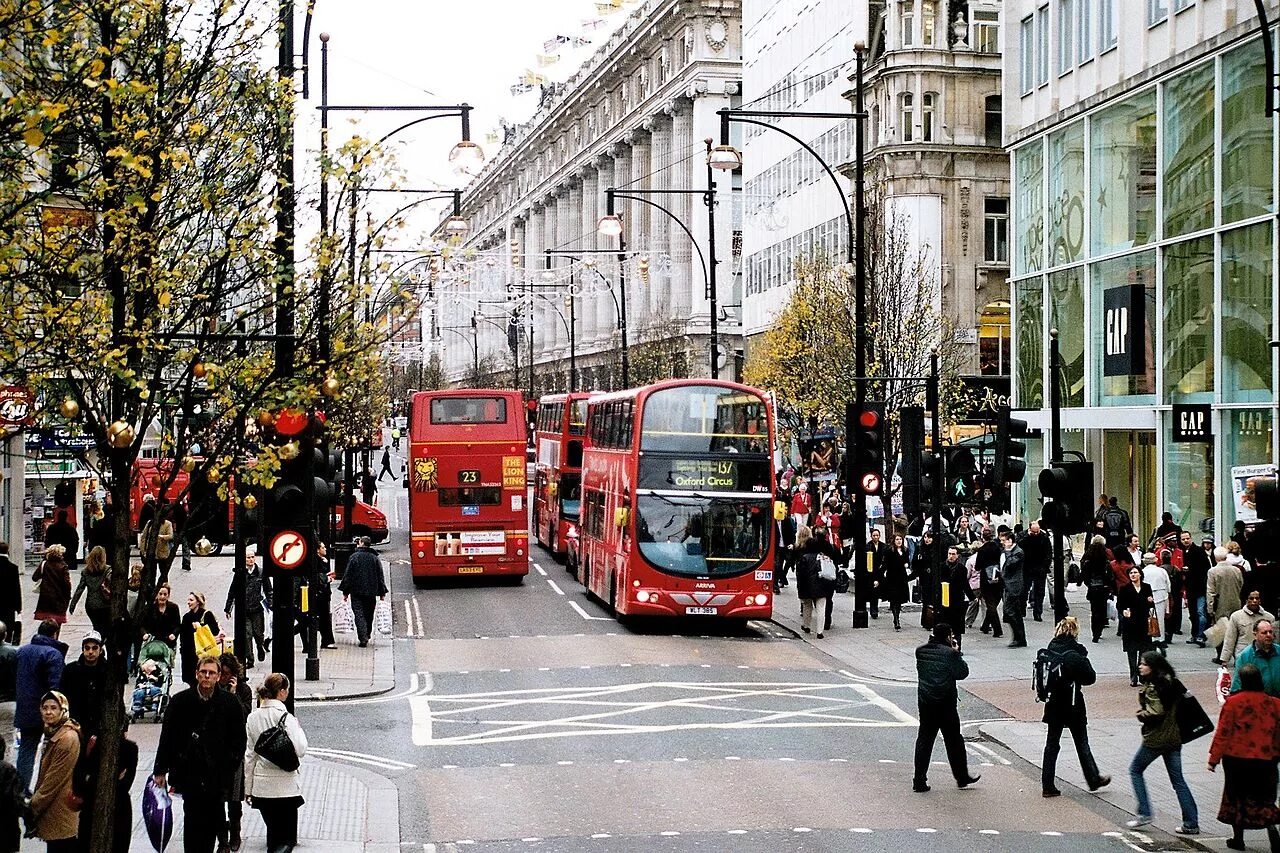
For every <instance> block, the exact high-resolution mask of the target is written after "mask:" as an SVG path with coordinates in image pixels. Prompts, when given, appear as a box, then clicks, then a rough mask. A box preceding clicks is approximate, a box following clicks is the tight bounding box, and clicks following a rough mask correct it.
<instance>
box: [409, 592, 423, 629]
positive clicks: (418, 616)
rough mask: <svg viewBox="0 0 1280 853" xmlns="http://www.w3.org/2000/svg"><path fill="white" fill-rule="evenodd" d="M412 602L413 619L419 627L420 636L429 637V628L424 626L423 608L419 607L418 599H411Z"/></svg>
mask: <svg viewBox="0 0 1280 853" xmlns="http://www.w3.org/2000/svg"><path fill="white" fill-rule="evenodd" d="M410 601H412V602H413V619H414V622H415V623H416V624H417V626H418V636H419V637H425V636H427V628H426V626H425V625H423V624H422V608H421V607H420V606H419V605H418V599H417V598H411V599H410Z"/></svg>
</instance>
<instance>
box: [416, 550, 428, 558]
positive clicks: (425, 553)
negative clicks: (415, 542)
mask: <svg viewBox="0 0 1280 853" xmlns="http://www.w3.org/2000/svg"><path fill="white" fill-rule="evenodd" d="M426 556H427V552H426V551H419V552H418V559H419V560H421V559H422V558H424V557H426Z"/></svg>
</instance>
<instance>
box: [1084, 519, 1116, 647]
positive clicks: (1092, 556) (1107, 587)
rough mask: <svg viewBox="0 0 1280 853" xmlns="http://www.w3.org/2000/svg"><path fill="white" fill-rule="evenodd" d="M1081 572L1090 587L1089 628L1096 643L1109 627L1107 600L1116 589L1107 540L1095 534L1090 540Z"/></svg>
mask: <svg viewBox="0 0 1280 853" xmlns="http://www.w3.org/2000/svg"><path fill="white" fill-rule="evenodd" d="M1080 574H1081V576H1082V577H1083V578H1084V583H1085V586H1086V587H1088V592H1087V593H1085V597H1086V598H1088V599H1089V630H1090V632H1091V633H1092V634H1093V641H1094V642H1095V643H1096V642H1098V641H1099V640H1101V639H1102V632H1103V631H1105V630H1106V629H1107V602H1108V601H1110V600H1111V595H1112V593H1113V592H1115V589H1116V577H1115V574H1114V573H1113V572H1112V571H1111V560H1110V559H1109V558H1108V557H1107V540H1105V539H1103V538H1102V537H1101V536H1095V537H1093V539H1092V540H1091V541H1090V542H1089V547H1088V548H1086V549H1085V551H1084V556H1083V557H1081V558H1080Z"/></svg>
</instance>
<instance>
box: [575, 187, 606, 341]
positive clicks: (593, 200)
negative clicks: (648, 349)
mask: <svg viewBox="0 0 1280 853" xmlns="http://www.w3.org/2000/svg"><path fill="white" fill-rule="evenodd" d="M599 195H600V173H599V172H598V171H597V170H596V167H595V165H594V164H593V165H591V166H587V167H585V168H584V169H583V170H582V194H581V198H582V208H581V210H582V219H581V222H582V225H581V228H580V232H581V233H582V235H583V236H582V239H581V240H580V241H579V242H578V247H579V248H582V249H594V248H595V247H596V218H597V215H596V208H597V206H598V203H597V202H598V197H599ZM582 257H583V258H588V259H590V260H591V261H592V263H594V262H596V261H597V260H598V258H597V257H596V256H595V255H592V254H585V255H583V256H582ZM573 266H574V274H573V280H574V281H575V282H576V283H577V285H578V292H579V293H582V294H585V293H586V292H587V291H588V290H590V291H592V292H593V293H594V295H583V296H581V297H575V298H577V300H578V301H577V303H576V304H575V305H574V311H575V312H577V315H578V349H579V350H582V351H584V352H585V351H586V350H587V349H588V348H589V347H591V346H592V345H593V344H594V343H595V341H596V339H597V338H598V337H599V336H600V325H599V322H598V320H599V318H598V316H597V312H596V303H597V302H598V301H599V299H600V294H599V293H598V292H596V291H598V288H597V287H596V286H595V285H596V281H595V278H596V276H595V273H593V272H591V271H590V270H588V269H586V268H585V267H583V265H582V264H581V263H580V262H578V261H574V262H573Z"/></svg>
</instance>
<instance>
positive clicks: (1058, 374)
mask: <svg viewBox="0 0 1280 853" xmlns="http://www.w3.org/2000/svg"><path fill="white" fill-rule="evenodd" d="M1049 434H1050V435H1049V443H1050V460H1051V461H1052V462H1061V461H1062V365H1061V364H1060V363H1059V353H1058V330H1057V329H1050V330H1049ZM1065 538H1066V537H1064V536H1063V535H1062V525H1061V524H1055V525H1054V526H1053V621H1054V623H1055V624H1056V623H1058V622H1061V621H1062V620H1063V619H1064V618H1065V617H1066V615H1067V613H1068V612H1069V608H1068V607H1067V578H1066V566H1065V565H1064V563H1065V560H1064V559H1063V555H1062V544H1063V541H1064V540H1065Z"/></svg>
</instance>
